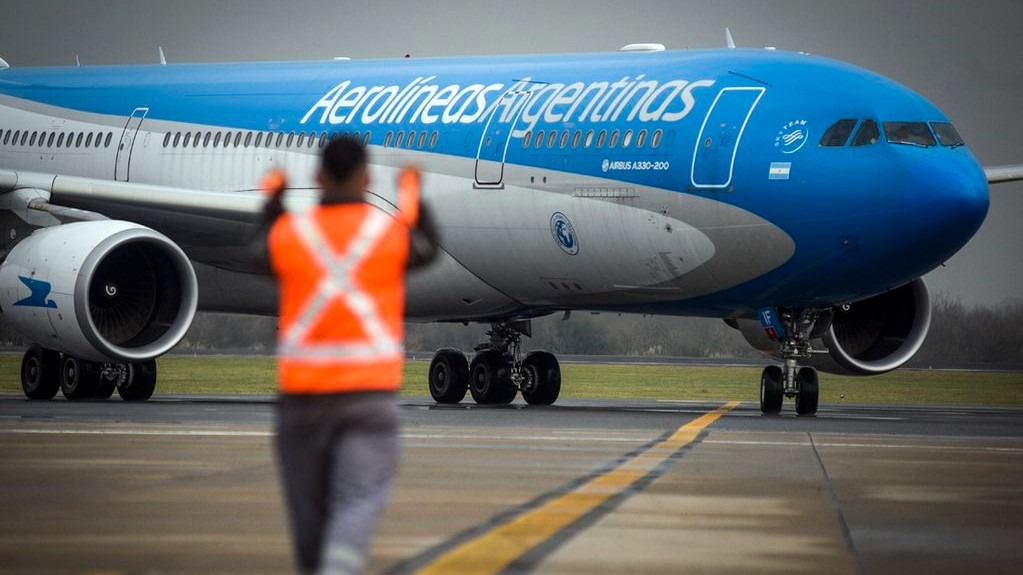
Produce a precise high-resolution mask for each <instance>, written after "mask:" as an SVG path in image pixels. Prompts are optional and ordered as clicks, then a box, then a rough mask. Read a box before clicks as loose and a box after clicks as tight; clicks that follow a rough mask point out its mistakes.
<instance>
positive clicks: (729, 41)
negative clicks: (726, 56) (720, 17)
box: [725, 26, 735, 50]
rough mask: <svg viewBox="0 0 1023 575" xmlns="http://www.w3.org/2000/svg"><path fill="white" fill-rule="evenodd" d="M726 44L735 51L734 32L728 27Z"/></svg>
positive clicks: (726, 29)
mask: <svg viewBox="0 0 1023 575" xmlns="http://www.w3.org/2000/svg"><path fill="white" fill-rule="evenodd" d="M725 44H726V45H727V46H728V47H729V48H731V49H733V50H734V49H735V40H732V31H731V30H729V29H728V27H727V26H726V27H725Z"/></svg>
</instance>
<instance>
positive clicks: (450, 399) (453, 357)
mask: <svg viewBox="0 0 1023 575" xmlns="http://www.w3.org/2000/svg"><path fill="white" fill-rule="evenodd" d="M428 381H429V386H430V395H431V396H433V400H434V401H436V402H437V403H458V402H459V401H462V399H463V398H464V397H465V392H466V391H468V390H469V361H468V360H467V359H465V354H464V353H462V352H460V351H458V350H457V349H452V348H449V347H448V348H444V349H439V350H437V353H436V354H434V356H433V361H431V362H430V373H429V376H428Z"/></svg>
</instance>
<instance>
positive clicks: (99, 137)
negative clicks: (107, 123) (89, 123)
mask: <svg viewBox="0 0 1023 575" xmlns="http://www.w3.org/2000/svg"><path fill="white" fill-rule="evenodd" d="M102 143H103V132H96V140H95V141H94V142H93V143H92V145H93V146H95V147H97V148H98V147H100V145H102Z"/></svg>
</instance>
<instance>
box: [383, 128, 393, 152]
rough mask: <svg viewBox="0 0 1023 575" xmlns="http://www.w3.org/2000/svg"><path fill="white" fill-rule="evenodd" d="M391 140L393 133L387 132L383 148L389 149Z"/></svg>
mask: <svg viewBox="0 0 1023 575" xmlns="http://www.w3.org/2000/svg"><path fill="white" fill-rule="evenodd" d="M392 138H394V132H390V131H389V132H387V135H386V136H384V147H385V148H390V147H391V139H392Z"/></svg>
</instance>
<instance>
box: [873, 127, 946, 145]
mask: <svg viewBox="0 0 1023 575" xmlns="http://www.w3.org/2000/svg"><path fill="white" fill-rule="evenodd" d="M884 135H885V137H886V138H888V142H889V143H890V144H909V145H910V146H920V147H922V148H928V147H930V146H935V145H937V142H935V141H934V134H932V133H931V130H930V128H928V127H927V124H925V123H924V122H885V123H884Z"/></svg>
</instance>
